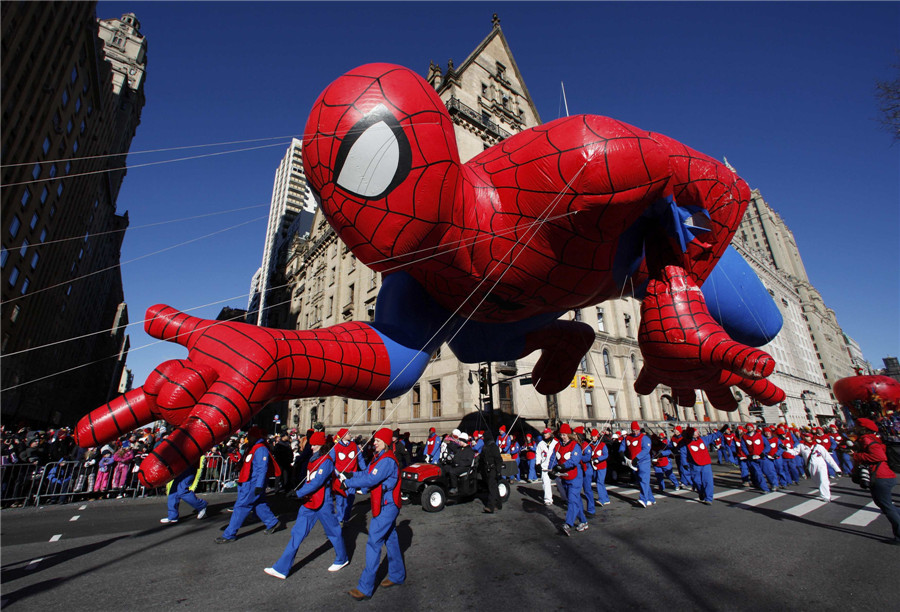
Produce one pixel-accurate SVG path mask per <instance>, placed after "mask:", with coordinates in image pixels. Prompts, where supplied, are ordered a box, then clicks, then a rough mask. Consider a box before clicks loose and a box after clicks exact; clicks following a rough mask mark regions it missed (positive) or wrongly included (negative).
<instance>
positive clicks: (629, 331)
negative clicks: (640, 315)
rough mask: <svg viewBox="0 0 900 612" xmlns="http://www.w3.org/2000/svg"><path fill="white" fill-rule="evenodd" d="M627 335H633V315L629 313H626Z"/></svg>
mask: <svg viewBox="0 0 900 612" xmlns="http://www.w3.org/2000/svg"><path fill="white" fill-rule="evenodd" d="M625 335H626V336H628V337H629V338H631V337H632V335H631V315H629V314H627V315H625Z"/></svg>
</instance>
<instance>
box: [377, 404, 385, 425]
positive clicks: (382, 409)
mask: <svg viewBox="0 0 900 612" xmlns="http://www.w3.org/2000/svg"><path fill="white" fill-rule="evenodd" d="M378 419H379V420H380V421H381V422H382V423H384V421H385V420H386V419H387V400H381V401H380V402H378Z"/></svg>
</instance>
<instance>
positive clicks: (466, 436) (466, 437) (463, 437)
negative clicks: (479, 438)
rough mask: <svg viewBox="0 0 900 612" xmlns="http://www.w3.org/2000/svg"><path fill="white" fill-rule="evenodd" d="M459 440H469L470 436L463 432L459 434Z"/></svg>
mask: <svg viewBox="0 0 900 612" xmlns="http://www.w3.org/2000/svg"><path fill="white" fill-rule="evenodd" d="M459 439H460V440H468V439H469V434H467V433H466V432H462V433H461V434H459Z"/></svg>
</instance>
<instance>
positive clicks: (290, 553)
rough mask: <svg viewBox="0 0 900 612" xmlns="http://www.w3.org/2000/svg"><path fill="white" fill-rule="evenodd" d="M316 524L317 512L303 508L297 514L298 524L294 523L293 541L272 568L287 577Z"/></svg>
mask: <svg viewBox="0 0 900 612" xmlns="http://www.w3.org/2000/svg"><path fill="white" fill-rule="evenodd" d="M315 523H316V512H315V511H314V510H310V509H308V508H306V507H303V506H301V507H300V512H298V513H297V522H296V523H294V527H293V528H292V529H291V539H290V541H289V542H288V543H287V546H285V548H284V552H283V553H281V557H279V559H278V561H276V562H275V565H273V566H272V567H273V568H275V570H276V571H278V572H280V573H282V574H284V575H285V576H287V575H288V574H289V573H290V571H291V567H293V565H294V558H295V557H296V556H297V551H298V550H300V544H302V543H303V540H304V539H306V536H308V535H309V532H310V530H312V528H313V525H315Z"/></svg>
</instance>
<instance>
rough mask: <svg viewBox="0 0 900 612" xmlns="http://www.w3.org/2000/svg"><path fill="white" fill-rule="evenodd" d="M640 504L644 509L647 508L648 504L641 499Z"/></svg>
mask: <svg viewBox="0 0 900 612" xmlns="http://www.w3.org/2000/svg"><path fill="white" fill-rule="evenodd" d="M638 503H639V504H640V505H641V506H643V507H644V508H646V507H647V502H645V501H644V500H643V499H639V500H638Z"/></svg>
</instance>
